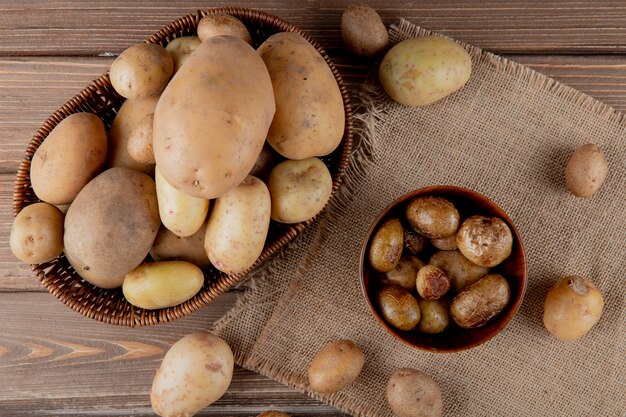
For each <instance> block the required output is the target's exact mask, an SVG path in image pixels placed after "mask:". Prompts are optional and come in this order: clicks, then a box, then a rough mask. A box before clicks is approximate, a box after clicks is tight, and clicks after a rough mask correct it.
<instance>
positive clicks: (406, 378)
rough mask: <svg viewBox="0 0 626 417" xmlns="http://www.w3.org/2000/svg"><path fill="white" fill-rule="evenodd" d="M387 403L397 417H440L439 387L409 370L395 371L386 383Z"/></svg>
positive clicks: (432, 381)
mask: <svg viewBox="0 0 626 417" xmlns="http://www.w3.org/2000/svg"><path fill="white" fill-rule="evenodd" d="M387 402H388V403H389V406H390V407H391V410H393V412H394V413H395V414H396V415H397V416H398V417H441V416H442V415H443V402H442V401H441V391H440V390H439V385H438V384H437V381H435V380H434V379H433V378H431V377H430V376H428V375H426V374H425V373H423V372H420V371H417V370H415V369H410V368H401V369H398V370H396V371H395V372H394V373H393V374H391V376H390V377H389V382H388V383H387Z"/></svg>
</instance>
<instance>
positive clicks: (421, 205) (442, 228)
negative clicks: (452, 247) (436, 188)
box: [405, 196, 460, 239]
mask: <svg viewBox="0 0 626 417" xmlns="http://www.w3.org/2000/svg"><path fill="white" fill-rule="evenodd" d="M405 215H406V219H407V220H408V221H409V223H410V224H411V227H412V228H413V229H414V230H415V231H416V232H417V233H419V234H421V235H424V236H426V237H429V238H431V239H439V238H442V237H448V236H450V235H453V234H454V232H456V230H457V228H458V227H459V219H460V216H459V212H458V210H457V209H456V207H454V204H452V203H451V202H449V201H448V200H446V199H445V198H443V197H435V196H426V197H416V198H414V199H413V200H411V201H410V202H409V204H407V206H406V211H405Z"/></svg>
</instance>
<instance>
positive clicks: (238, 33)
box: [198, 14, 252, 45]
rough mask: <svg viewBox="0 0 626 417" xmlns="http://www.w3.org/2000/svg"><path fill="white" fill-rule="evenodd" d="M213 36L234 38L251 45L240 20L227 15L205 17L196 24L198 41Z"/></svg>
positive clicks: (249, 37) (248, 35)
mask: <svg viewBox="0 0 626 417" xmlns="http://www.w3.org/2000/svg"><path fill="white" fill-rule="evenodd" d="M213 36H235V37H237V38H241V39H243V40H244V41H246V42H247V43H248V44H250V45H252V36H250V32H248V29H247V28H246V26H245V25H244V24H243V23H241V20H239V19H237V18H236V17H234V16H230V15H227V14H210V15H206V16H204V17H203V18H202V20H200V23H198V38H200V41H202V42H204V41H205V40H207V39H209V38H211V37H213Z"/></svg>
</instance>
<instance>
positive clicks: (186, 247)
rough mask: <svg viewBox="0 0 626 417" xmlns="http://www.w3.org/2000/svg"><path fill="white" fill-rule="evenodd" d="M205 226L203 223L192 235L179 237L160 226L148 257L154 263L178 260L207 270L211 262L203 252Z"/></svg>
mask: <svg viewBox="0 0 626 417" xmlns="http://www.w3.org/2000/svg"><path fill="white" fill-rule="evenodd" d="M206 226H207V223H206V222H204V224H203V225H202V226H201V227H200V229H198V231H197V232H196V233H194V234H193V235H191V236H188V237H180V236H176V235H175V234H174V233H173V232H172V231H170V230H169V229H168V228H167V227H165V226H163V225H161V228H160V229H159V232H158V233H157V235H156V238H155V239H154V243H153V244H152V248H150V256H152V259H154V260H155V261H170V260H180V261H187V262H191V263H192V264H194V265H197V266H199V267H200V268H202V269H206V268H208V267H209V266H211V261H209V257H208V256H207V254H206V251H205V250H204V236H205V235H206Z"/></svg>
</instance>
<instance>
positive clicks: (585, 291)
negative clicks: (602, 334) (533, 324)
mask: <svg viewBox="0 0 626 417" xmlns="http://www.w3.org/2000/svg"><path fill="white" fill-rule="evenodd" d="M603 307H604V300H603V298H602V294H601V293H600V291H598V289H597V288H596V286H595V285H594V284H593V283H592V282H591V281H589V280H588V279H587V278H584V277H580V276H569V277H565V278H561V279H560V280H558V281H557V282H556V283H555V284H554V285H553V286H552V287H551V288H550V289H549V290H548V294H547V295H546V300H545V304H544V309H543V324H544V326H545V327H546V329H548V331H549V332H550V333H552V335H554V337H556V338H557V339H559V340H576V339H578V338H581V337H583V336H584V335H586V334H587V332H589V330H591V328H592V327H593V326H594V325H595V324H596V323H597V322H598V321H599V320H600V317H601V316H602V309H603Z"/></svg>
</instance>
